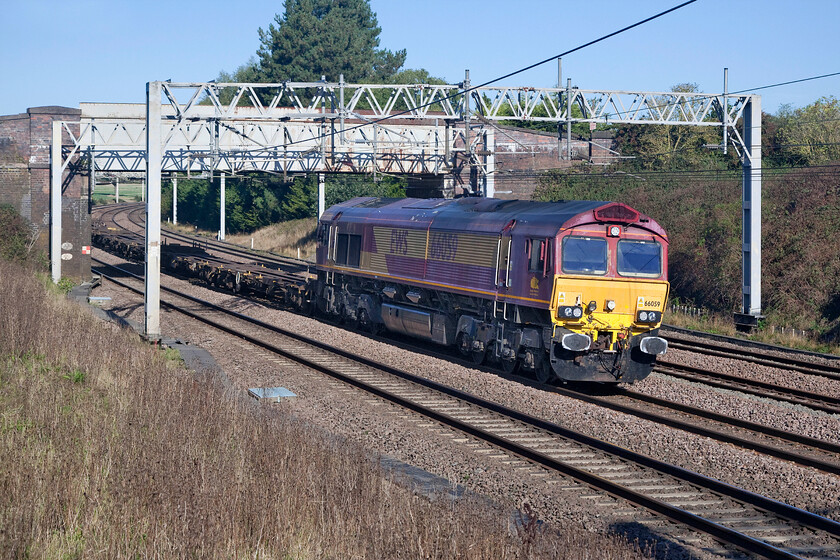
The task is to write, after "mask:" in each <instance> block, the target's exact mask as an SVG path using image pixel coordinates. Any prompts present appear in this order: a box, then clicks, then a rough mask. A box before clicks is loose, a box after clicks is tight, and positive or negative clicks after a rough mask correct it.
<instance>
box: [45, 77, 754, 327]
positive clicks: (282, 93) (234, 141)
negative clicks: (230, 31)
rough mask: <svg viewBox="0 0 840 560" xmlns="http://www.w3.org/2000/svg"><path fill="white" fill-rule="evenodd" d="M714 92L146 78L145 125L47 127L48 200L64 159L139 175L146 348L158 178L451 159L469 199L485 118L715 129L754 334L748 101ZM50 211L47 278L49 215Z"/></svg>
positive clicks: (367, 169)
mask: <svg viewBox="0 0 840 560" xmlns="http://www.w3.org/2000/svg"><path fill="white" fill-rule="evenodd" d="M559 82H560V80H558V83H559ZM724 83H725V84H726V80H724ZM726 89H727V88H726V85H725V86H724V93H722V94H705V93H695V92H649V91H616V90H584V89H579V88H573V87H572V86H571V80H568V81H567V84H566V87H565V88H563V87H556V88H535V87H508V86H496V87H492V86H482V87H470V85H469V72H467V74H466V77H465V80H464V82H462V83H460V84H444V85H436V84H411V85H403V84H349V83H345V82H344V80H343V78H342V79H340V80H339V81H338V82H327V81H326V80H322V81H317V82H283V83H275V84H263V83H213V82H185V83H173V82H169V81H166V82H164V81H155V82H149V83H148V84H147V101H146V115H145V119H143V118H137V116H134V118H125V117H121V116H120V115H119V114H118V112H115V113H114V114H113V115H109V114H107V113H105V114H102V115H99V116H94V117H90V116H88V117H85V115H83V119H82V122H80V123H58V122H57V123H55V124H54V127H56V129H57V130H58V132H54V139H55V138H56V137H58V138H59V139H60V138H61V134H60V132H61V130H60V129H62V128H63V129H64V131H65V132H66V133H67V134H69V135H70V137H71V140H72V142H73V145H72V146H69V147H68V149H67V150H66V152H63V151H62V150H61V149H60V148H59V149H57V148H56V146H53V152H52V153H53V164H52V166H53V190H54V192H56V188H57V189H58V192H59V193H60V176H61V171H62V170H63V169H64V168H65V167H66V166H67V163H66V161H67V160H69V158H70V157H71V156H72V155H73V154H79V153H82V152H87V153H89V154H90V156H91V162H92V169H93V171H99V170H114V171H119V170H122V171H131V170H136V171H147V172H146V191H147V205H148V211H147V212H148V215H147V226H146V227H147V231H146V255H147V256H146V259H147V262H146V268H147V280H146V282H147V293H146V333H147V335H148V336H149V337H150V338H157V337H159V336H160V325H159V315H158V311H157V310H158V308H159V297H160V293H159V286H160V285H159V270H160V196H161V193H160V189H161V172H162V171H182V172H191V171H210V172H211V173H212V172H214V171H215V172H230V173H245V172H249V171H263V172H274V173H283V174H289V173H313V172H314V173H324V172H355V173H376V172H391V173H406V174H410V173H418V174H431V175H442V174H445V173H446V172H447V171H448V170H450V169H451V167H452V166H453V163H454V160H455V157H456V154H461V156H460V157H462V158H465V159H466V160H467V161H468V162H469V164H470V166H472V167H475V168H476V170H477V176H478V177H479V185H475V186H474V187H475V192H476V194H482V195H485V196H493V194H494V182H493V177H494V173H495V158H494V154H495V147H494V140H493V134H492V126H487V124H491V125H492V123H493V122H500V121H520V122H553V123H558V124H564V125H565V127H566V131H567V134H568V132H569V131H570V129H571V125H572V124H573V123H576V122H589V123H598V124H605V125H613V124H656V125H684V126H711V127H720V128H721V129H722V137H723V141H722V143H721V147H723V148H724V149H726V147H727V146H729V145H731V146H732V147H733V148H734V149H735V150H736V151H737V152H738V154H739V156H740V157H741V161H742V164H743V197H742V220H743V244H742V251H743V282H742V293H743V313H741V314H739V316H738V317H736V322H738V321H741V322H742V323H746V324H750V323H752V324H754V323H757V320H758V317H759V316H760V315H761V220H760V215H761V98H760V96H758V95H749V94H747V95H745V94H727V93H726ZM574 107H577V108H578V109H579V111H580V115H579V116H578V115H575V114H574V111H573V108H574ZM473 116H480V117H481V119H475V120H471V117H473ZM464 123H466V125H465V124H464ZM739 123H740V126H738V125H739ZM459 126H460V128H459ZM59 142H60V141H59ZM54 143H55V140H54ZM456 144H457V145H458V147H456ZM147 162H148V165H147ZM55 177H58V178H59V179H58V183H56V179H55ZM56 185H58V187H56ZM321 185H323V182H321ZM319 198H320V201H321V202H320V204H321V206H322V205H323V195H321V196H320V197H319ZM53 200H54V201H55V195H54V197H53ZM322 209H323V208H320V210H322ZM52 215H53V225H52V227H53V240H54V241H53V245H52V248H53V278H54V279H55V280H56V281H57V277H60V259H59V258H58V255H60V247H58V248H56V242H55V240H56V239H60V235H59V233H60V212H59V213H56V212H53V213H52Z"/></svg>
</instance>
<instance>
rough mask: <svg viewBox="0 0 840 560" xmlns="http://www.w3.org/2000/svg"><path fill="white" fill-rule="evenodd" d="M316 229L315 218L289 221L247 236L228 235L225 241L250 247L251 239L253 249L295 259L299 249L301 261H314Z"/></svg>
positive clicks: (316, 222)
mask: <svg viewBox="0 0 840 560" xmlns="http://www.w3.org/2000/svg"><path fill="white" fill-rule="evenodd" d="M317 227H318V220H316V219H315V218H305V219H301V220H290V221H288V222H280V223H278V224H272V225H270V226H268V227H265V228H262V229H260V230H257V231H255V232H253V233H249V234H241V235H229V236H227V239H226V241H230V242H231V243H237V244H239V245H242V246H243V247H250V246H251V239H252V238H253V240H254V249H258V250H260V251H270V252H272V253H277V254H278V255H285V256H287V257H297V256H298V249H300V257H301V258H302V259H307V260H315V228H317Z"/></svg>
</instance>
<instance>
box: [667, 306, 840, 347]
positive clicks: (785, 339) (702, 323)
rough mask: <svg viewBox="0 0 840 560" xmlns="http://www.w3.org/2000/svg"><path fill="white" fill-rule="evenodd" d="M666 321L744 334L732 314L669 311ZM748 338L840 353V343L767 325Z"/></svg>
mask: <svg viewBox="0 0 840 560" xmlns="http://www.w3.org/2000/svg"><path fill="white" fill-rule="evenodd" d="M664 322H666V323H668V324H669V325H674V326H675V327H682V328H684V329H691V330H695V331H701V332H707V333H713V334H721V335H725V336H733V337H738V336H744V335H743V334H742V333H739V332H738V331H737V330H736V329H735V322H734V319H733V317H732V316H731V315H730V316H726V315H720V314H709V315H700V316H692V315H685V314H683V313H671V312H668V313H666V314H665V318H664ZM747 338H748V339H749V340H754V341H756V342H764V343H766V344H776V345H778V346H785V347H787V348H798V349H801V350H808V351H812V352H823V353H826V354H837V355H840V345H838V344H831V343H826V342H820V341H817V340H813V339H811V338H807V337H803V336H797V335H794V334H791V333H790V332H786V333H782V332H779V331H776V332H773V330H771V329H769V328H766V327H765V328H762V329H757V330H755V331H754V332H752V333H750V335H749V336H748V337H747Z"/></svg>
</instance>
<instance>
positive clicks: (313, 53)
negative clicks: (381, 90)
mask: <svg viewBox="0 0 840 560" xmlns="http://www.w3.org/2000/svg"><path fill="white" fill-rule="evenodd" d="M285 7H286V10H285V13H284V14H283V15H282V16H281V15H280V14H277V15H276V16H275V18H274V21H275V23H276V25H275V24H270V25H269V26H268V29H267V30H263V29H262V28H261V29H260V30H259V34H260V42H261V46H260V48H259V50H258V51H257V55H258V56H259V59H260V60H259V75H260V81H263V82H282V81H286V80H291V81H296V82H301V81H317V80H320V79H321V76H322V75H323V76H326V78H327V79H328V80H332V81H338V78H339V75H340V74H343V75H344V79H345V81H347V82H357V83H358V82H364V81H380V82H381V81H384V80H387V79H388V78H390V77H391V76H393V75H394V74H395V73H396V72H397V71H398V70H399V69H400V67H401V66H402V65H403V63H404V62H405V56H406V52H405V49H403V50H400V51H397V52H396V53H392V52H391V51H389V50H387V49H379V48H378V47H379V33H380V32H381V31H382V30H381V28H380V27H379V26H378V24H377V21H376V14H374V13H373V11H372V10H371V8H370V4H369V3H368V0H286V4H285Z"/></svg>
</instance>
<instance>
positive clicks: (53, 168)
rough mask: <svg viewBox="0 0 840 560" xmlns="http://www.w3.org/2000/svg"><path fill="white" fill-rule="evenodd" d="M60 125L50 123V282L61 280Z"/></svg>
mask: <svg viewBox="0 0 840 560" xmlns="http://www.w3.org/2000/svg"><path fill="white" fill-rule="evenodd" d="M63 170H64V166H63V165H62V162H61V123H60V122H59V121H53V123H52V146H51V147H50V265H51V271H52V281H53V283H55V284H58V281H59V280H61V173H62V171H63Z"/></svg>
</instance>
